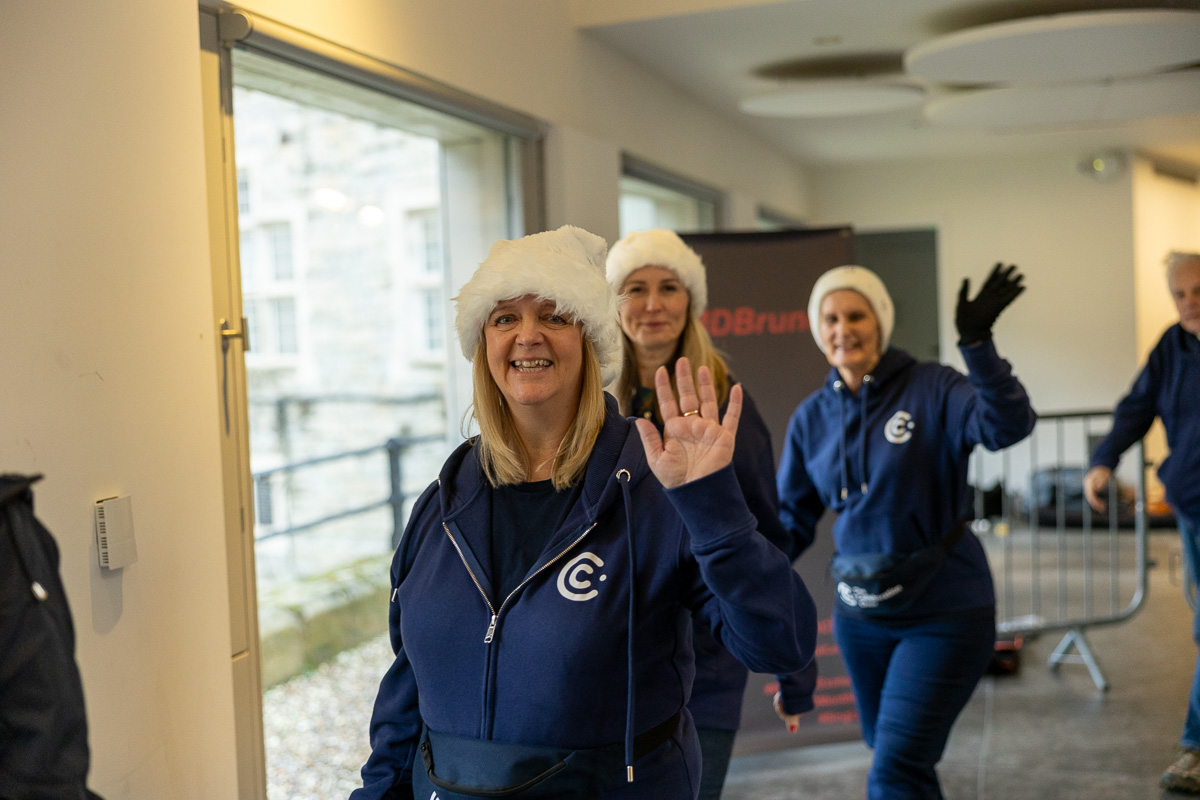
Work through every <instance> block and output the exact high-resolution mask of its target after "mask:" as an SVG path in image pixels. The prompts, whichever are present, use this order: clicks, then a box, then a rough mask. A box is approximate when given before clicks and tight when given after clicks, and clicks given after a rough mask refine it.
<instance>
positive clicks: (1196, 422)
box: [1091, 323, 1200, 519]
mask: <svg viewBox="0 0 1200 800" xmlns="http://www.w3.org/2000/svg"><path fill="white" fill-rule="evenodd" d="M1198 398H1200V339H1197V338H1196V335H1195V334H1192V333H1188V332H1187V331H1186V330H1184V329H1183V326H1182V325H1180V324H1178V323H1176V324H1175V325H1172V326H1171V327H1170V328H1168V329H1167V332H1166V333H1164V334H1163V335H1162V338H1161V339H1159V340H1158V344H1156V345H1155V346H1154V349H1153V350H1152V351H1150V357H1149V359H1147V360H1146V366H1145V367H1143V368H1142V371H1141V373H1140V374H1139V375H1138V376H1137V380H1135V381H1134V382H1133V386H1132V387H1130V389H1129V394H1127V395H1125V397H1124V398H1122V400H1121V402H1120V403H1118V404H1117V408H1116V410H1115V411H1114V412H1113V426H1112V430H1111V431H1110V432H1109V434H1108V436H1106V437H1104V441H1102V442H1101V443H1100V444H1099V445H1097V447H1096V450H1095V452H1093V453H1092V461H1091V466H1093V467H1095V466H1104V467H1108V468H1109V469H1116V467H1117V463H1118V462H1119V461H1120V460H1121V454H1122V453H1124V452H1125V451H1126V450H1128V449H1129V447H1130V446H1131V445H1132V444H1133V443H1134V442H1136V441H1137V440H1139V439H1141V438H1142V437H1143V436H1145V435H1146V432H1147V431H1148V430H1150V425H1151V424H1152V423H1153V422H1154V418H1155V417H1156V416H1157V417H1161V418H1162V421H1163V427H1164V428H1166V429H1167V444H1168V446H1169V447H1170V448H1171V454H1170V455H1169V456H1167V458H1166V460H1165V461H1163V462H1162V464H1160V465H1159V467H1158V478H1159V480H1161V481H1162V483H1163V487H1164V488H1165V489H1166V490H1167V502H1169V503H1170V504H1171V505H1172V506H1174V507H1175V509H1176V510H1177V511H1179V512H1180V513H1181V514H1183V515H1184V516H1186V517H1188V518H1189V519H1198V518H1200V399H1198Z"/></svg>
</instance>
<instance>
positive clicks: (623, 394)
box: [612, 307, 729, 425]
mask: <svg viewBox="0 0 1200 800" xmlns="http://www.w3.org/2000/svg"><path fill="white" fill-rule="evenodd" d="M621 338H622V339H623V340H624V347H623V350H624V356H623V358H622V367H623V368H622V370H621V375H620V377H619V378H617V380H616V381H615V382H614V383H613V385H612V392H613V394H614V395H616V397H617V405H618V407H619V408H620V410H621V414H623V415H624V416H629V415H630V414H631V413H632V409H633V398H634V397H635V396H636V395H637V390H638V385H639V380H640V376H639V374H638V362H637V351H636V350H635V349H634V346H633V342H632V341H630V339H629V336H627V335H625V334H622V336H621ZM685 356H686V357H687V360H688V363H689V364H691V367H692V380H693V381H698V380H699V379H698V378H697V373H698V372H699V369H700V367H708V369H709V371H710V372H711V373H712V378H713V388H715V389H716V390H717V405H724V404H725V400H726V399H727V398H728V397H729V367H728V366H727V365H726V364H725V359H724V358H722V357H721V354H720V352H718V351H717V348H716V346H715V345H714V344H713V340H712V337H711V336H709V335H708V331H707V330H705V329H704V326H703V325H701V324H700V320H699V318H697V317H696V315H695V314H693V313H692V312H691V308H690V307H689V309H688V318H687V322H685V323H684V325H683V332H682V333H681V334H679V341H678V343H676V345H675V352H674V353H673V354H672V355H671V358H670V359H669V360H668V361H667V364H666V366H667V373H668V374H669V375H670V377H671V391H673V392H678V391H679V389H678V387H677V386H676V385H675V362H676V361H678V360H679V359H680V358H681V357H685ZM646 388H653V387H646ZM651 411H652V412H653V419H654V422H655V423H657V424H659V425H661V424H662V416H661V415H660V414H659V411H658V403H652V404H651Z"/></svg>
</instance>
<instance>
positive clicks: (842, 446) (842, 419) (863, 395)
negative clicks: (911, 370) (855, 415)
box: [833, 375, 871, 500]
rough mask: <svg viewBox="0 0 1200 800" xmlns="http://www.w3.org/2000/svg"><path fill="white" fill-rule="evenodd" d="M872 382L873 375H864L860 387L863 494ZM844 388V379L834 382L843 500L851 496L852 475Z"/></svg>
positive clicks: (861, 486) (859, 459) (863, 491)
mask: <svg viewBox="0 0 1200 800" xmlns="http://www.w3.org/2000/svg"><path fill="white" fill-rule="evenodd" d="M870 383H871V376H870V375H864V376H863V382H862V387H861V388H860V389H859V402H860V405H861V409H860V411H859V421H858V475H859V483H858V489H859V491H860V492H862V493H863V494H866V493H867V387H868V386H869V385H870ZM844 388H848V387H846V384H845V383H843V382H842V381H840V380H839V381H834V382H833V390H834V391H835V392H836V393H837V396H838V398H837V406H838V422H839V423H840V430H839V431H838V461H839V462H840V463H841V472H842V499H843V500H845V499H847V498H848V497H849V496H850V475H849V471H848V468H847V463H846V462H847V458H846V404H845V403H844V402H843V398H842V389H844Z"/></svg>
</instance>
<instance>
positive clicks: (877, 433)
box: [779, 339, 1037, 618]
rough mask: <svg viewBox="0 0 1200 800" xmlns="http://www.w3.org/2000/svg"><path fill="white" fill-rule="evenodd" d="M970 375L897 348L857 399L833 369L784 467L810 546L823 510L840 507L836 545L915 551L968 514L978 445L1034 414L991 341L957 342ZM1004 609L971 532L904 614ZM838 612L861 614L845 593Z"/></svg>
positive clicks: (1003, 440) (1012, 432) (792, 439)
mask: <svg viewBox="0 0 1200 800" xmlns="http://www.w3.org/2000/svg"><path fill="white" fill-rule="evenodd" d="M959 349H960V352H961V353H962V356H963V359H964V360H965V361H966V364H967V369H968V374H967V376H965V377H964V376H963V375H962V374H961V373H959V372H958V371H957V370H954V369H952V368H951V367H947V366H944V365H941V364H937V363H932V362H917V361H915V360H914V359H913V358H912V356H910V355H909V354H908V353H906V352H904V351H903V350H899V349H897V348H894V347H893V348H889V349H888V350H887V352H885V353H884V354H883V356H882V358H880V360H879V363H878V365H876V367H875V370H874V371H873V372H872V374H871V375H869V376H867V377H866V378H865V379H864V381H863V385H862V388H861V389H860V390H859V393H858V395H857V396H856V395H854V394H852V393H851V392H850V391H849V390H848V389H846V387H845V385H844V384H843V383H842V382H841V379H840V377H839V375H838V372H837V370H836V369H833V370H831V371H830V374H829V377H828V378H827V379H826V381H825V385H824V386H823V387H822V388H821V389H819V390H818V391H816V392H815V393H813V394H812V395H811V396H810V397H808V398H807V399H806V400H805V401H804V402H803V403H801V404H800V406H799V408H797V409H796V411H795V413H794V414H793V415H792V419H791V420H790V422H789V423H788V438H787V442H786V443H785V445H784V451H783V457H782V459H781V462H780V465H779V499H780V505H781V509H782V510H781V518H782V520H783V523H784V525H785V526H787V527H788V528H789V529H790V530H791V531H792V532H793V534H794V535H796V536H798V537H800V538H801V539H802V540H805V541H806V542H807V543H811V542H812V537H813V535H814V529H815V526H816V522H817V519H818V518H819V517H820V515H821V511H822V510H823V509H824V508H830V509H832V510H834V511H836V512H838V515H839V516H838V519H837V522H836V523H835V525H834V528H833V535H834V544H835V546H836V548H837V550H838V551H839V552H841V553H847V554H851V555H853V554H861V553H909V552H913V551H916V550H920V549H922V548H924V547H929V546H931V545H934V544H936V543H937V542H938V541H940V540H941V539H943V538H944V537H945V536H946V535H947V534H948V533H949V532H950V530H951V528H952V526H953V525H954V523H955V520H956V519H957V518H959V517H962V516H965V515H968V514H969V508H970V499H971V495H970V492H969V488H968V486H967V461H968V457H969V456H970V454H971V451H972V450H973V449H974V447H975V445H977V444H982V445H983V446H984V447H986V448H988V449H989V450H999V449H1002V448H1005V447H1008V446H1010V445H1012V444H1015V443H1016V442H1019V441H1020V440H1021V439H1023V438H1025V437H1026V436H1027V435H1029V433H1030V431H1032V430H1033V426H1034V423H1035V421H1036V419H1037V417H1036V415H1035V414H1034V411H1033V408H1032V407H1031V406H1030V404H1029V397H1028V395H1027V394H1026V392H1025V388H1024V387H1023V386H1022V385H1021V383H1020V381H1018V380H1017V378H1016V377H1015V376H1014V375H1013V373H1012V368H1011V367H1010V365H1009V363H1008V362H1007V361H1005V360H1004V359H1002V358H1000V356H999V355H998V354H997V353H996V349H995V346H994V345H993V343H992V341H991V340H990V339H988V340H986V341H983V342H980V343H978V344H975V345H972V346H970V347H962V348H959ZM994 604H995V596H994V593H993V588H992V576H991V571H990V570H989V568H988V564H987V559H986V557H985V555H984V552H983V547H982V545H980V543H979V540H978V539H976V538H975V537H974V536H972V535H969V534H968V535H964V536H963V537H962V539H961V540H960V541H959V542H958V544H957V546H956V547H955V548H954V550H953V551H951V553H950V554H949V558H948V559H947V561H946V563H945V565H944V566H943V567H942V569H941V570H940V572H939V573H938V576H937V579H936V580H935V581H934V583H933V584H932V585H931V586H930V587H929V589H928V590H927V591H926V592H925V593H924V594H923V595H922V596H921V597H919V598H917V599H916V600H915V601H914V602H913V605H912V606H911V608H910V609H909V610H908V611H907V612H906V615H905V616H906V617H908V618H924V617H928V616H932V615H938V614H943V613H947V612H955V611H963V610H968V609H975V608H984V607H987V606H992V605H994ZM836 610H837V611H838V612H839V613H848V614H855V613H858V612H857V609H855V608H852V607H850V606H848V605H846V604H845V603H844V602H843V601H842V598H840V597H839V598H838V603H837V608H836Z"/></svg>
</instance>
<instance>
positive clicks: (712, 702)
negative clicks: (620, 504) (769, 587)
mask: <svg viewBox="0 0 1200 800" xmlns="http://www.w3.org/2000/svg"><path fill="white" fill-rule="evenodd" d="M607 269H608V282H609V283H610V284H611V285H612V286H613V288H614V289H616V290H617V292H619V293H620V296H621V330H622V332H623V334H624V336H622V345H623V361H624V364H623V369H622V371H621V377H620V378H619V379H618V381H617V382H616V383H615V385H614V386H613V387H612V391H613V394H615V395H616V398H617V403H618V404H619V406H620V409H621V413H622V414H625V415H627V416H634V417H642V418H644V419H647V420H650V421H651V422H653V423H654V424H655V425H657V426H659V427H661V426H662V417H661V416H660V412H659V409H658V404H657V402H656V401H655V396H654V376H655V374H656V373H657V372H658V370H659V369H660V368H665V369H666V370H667V373H668V374H674V373H675V371H676V367H677V365H678V363H679V362H680V361H686V362H687V363H690V364H691V368H692V369H693V370H697V369H699V368H700V367H701V366H704V367H707V368H708V370H709V371H710V372H711V373H712V376H713V388H714V392H715V394H716V398H717V405H718V406H719V407H722V408H723V407H724V406H725V404H726V402H727V401H728V398H729V393H730V386H731V384H732V383H733V380H732V378H731V377H730V374H729V369H728V367H727V366H726V364H725V361H724V360H723V359H722V358H721V356H720V355H719V354H718V353H717V351H716V348H714V347H713V343H712V339H711V338H710V337H709V335H708V332H707V331H706V330H705V329H704V326H703V325H701V324H700V315H701V314H703V313H704V309H705V308H706V307H707V305H708V283H707V277H706V273H705V269H704V263H703V261H702V260H701V259H700V256H699V255H698V254H697V253H696V251H694V250H692V249H691V248H690V247H688V246H687V245H686V244H685V243H684V242H683V240H682V239H680V238H679V236H678V235H676V234H675V232H674V231H669V230H663V229H656V230H648V231H640V232H637V233H631V234H629V235H628V236H626V237H624V238H623V239H621V240H620V241H618V242H617V243H616V244H614V245H613V247H612V249H611V250H610V251H609V254H608V262H607ZM733 468H734V472H735V474H736V475H737V480H738V485H739V486H740V487H741V490H742V494H743V496H744V497H745V500H746V505H747V506H748V507H749V508H750V511H751V513H753V514H754V516H755V518H756V519H757V520H758V530H759V531H760V532H761V533H762V534H763V535H764V536H766V537H767V539H768V540H769V541H770V542H771V543H772V544H774V545H775V546H776V547H778V548H779V549H780V550H782V551H784V552H785V553H790V551H791V549H792V548H793V547H794V546H795V545H794V544H793V542H792V541H791V537H790V536H789V534H788V532H787V531H786V530H785V529H784V528H783V526H782V525H781V524H780V522H779V497H778V495H777V493H776V489H775V456H774V453H773V451H772V449H771V437H770V433H769V431H768V430H767V426H766V424H765V423H764V422H763V420H762V417H761V416H759V413H758V409H757V408H756V407H755V405H754V402H753V400H751V399H750V395H749V393H747V392H746V391H745V390H744V389H743V391H742V411H741V416H740V420H739V422H738V430H737V447H736V448H735V449H734V453H733ZM694 633H695V636H694V640H695V648H696V680H695V682H694V684H693V685H692V699H691V701H690V702H689V703H688V709H689V710H690V711H691V712H692V717H693V718H694V719H695V722H696V729H697V731H698V732H699V736H700V751H701V754H702V756H703V764H704V769H703V773H702V777H701V780H700V800H716V798H719V797H720V796H721V789H722V788H723V786H724V784H725V773H726V771H727V770H728V768H729V758H730V755H731V754H732V752H733V743H734V736H735V734H736V733H737V729H738V726H739V724H740V722H741V716H742V698H743V696H744V694H745V690H746V680H747V677H748V674H749V673H748V671H747V670H746V667H745V666H743V665H742V663H741V662H739V661H738V660H737V659H736V658H735V657H734V656H733V655H731V654H730V653H729V651H728V650H726V649H725V648H724V647H722V646H721V645H720V643H719V642H717V640H716V639H715V638H714V637H713V635H712V633H711V632H710V631H709V628H708V626H707V625H706V624H705V623H704V622H703V621H702V620H696V623H695V632H694ZM811 675H812V678H813V679H814V680H815V677H816V676H815V672H813V673H811ZM808 708H811V705H809V706H808ZM808 708H800V709H799V710H802V711H806V710H808Z"/></svg>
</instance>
